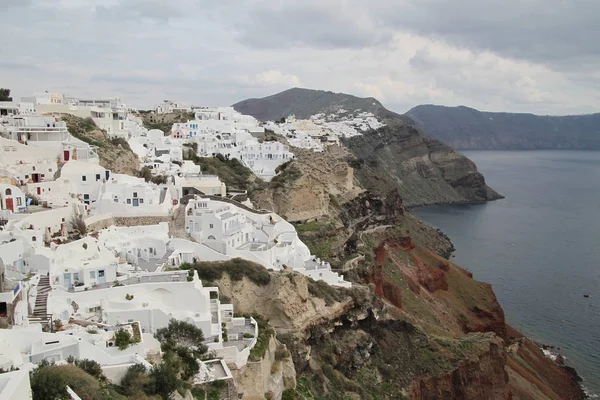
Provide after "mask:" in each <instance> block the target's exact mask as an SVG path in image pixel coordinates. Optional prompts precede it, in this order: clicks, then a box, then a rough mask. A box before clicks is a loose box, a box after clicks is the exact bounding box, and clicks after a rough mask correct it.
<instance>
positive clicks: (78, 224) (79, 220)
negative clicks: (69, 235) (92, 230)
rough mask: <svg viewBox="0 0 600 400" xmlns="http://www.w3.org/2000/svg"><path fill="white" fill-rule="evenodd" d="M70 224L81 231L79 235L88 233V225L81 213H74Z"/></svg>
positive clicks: (72, 227)
mask: <svg viewBox="0 0 600 400" xmlns="http://www.w3.org/2000/svg"><path fill="white" fill-rule="evenodd" d="M69 225H70V228H71V230H73V231H77V232H79V235H81V236H85V235H87V225H86V224H85V221H84V220H83V216H82V215H81V214H78V215H74V216H73V217H72V218H71V220H70V221H69Z"/></svg>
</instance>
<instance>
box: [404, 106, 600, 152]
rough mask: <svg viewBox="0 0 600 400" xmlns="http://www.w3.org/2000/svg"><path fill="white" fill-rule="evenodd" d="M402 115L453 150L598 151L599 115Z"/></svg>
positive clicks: (434, 110)
mask: <svg viewBox="0 0 600 400" xmlns="http://www.w3.org/2000/svg"><path fill="white" fill-rule="evenodd" d="M406 114H407V115H408V116H409V117H410V118H412V119H413V120H414V121H415V122H416V123H417V126H418V127H419V128H420V129H422V130H423V132H425V133H426V134H427V135H429V136H431V137H434V138H436V139H438V140H441V141H442V142H444V143H446V144H448V145H449V146H452V147H454V148H457V149H485V150H487V149H490V150H492V149H493V150H533V149H582V150H592V149H600V114H590V115H571V116H561V117H558V116H557V117H553V116H539V115H533V114H513V113H496V112H482V111H478V110H475V109H472V108H468V107H442V106H434V105H421V106H417V107H415V108H413V109H411V110H410V111H408V112H407V113H406Z"/></svg>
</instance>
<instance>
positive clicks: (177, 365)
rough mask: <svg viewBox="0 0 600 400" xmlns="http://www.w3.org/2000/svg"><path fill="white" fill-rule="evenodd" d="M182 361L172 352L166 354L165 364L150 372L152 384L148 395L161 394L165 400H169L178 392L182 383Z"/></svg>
mask: <svg viewBox="0 0 600 400" xmlns="http://www.w3.org/2000/svg"><path fill="white" fill-rule="evenodd" d="M180 370H181V361H180V360H179V359H178V358H177V357H176V356H175V355H174V354H173V353H171V352H169V353H166V354H165V356H164V357H163V362H162V363H160V364H159V365H156V366H154V367H153V368H152V371H150V380H151V383H150V385H149V386H148V388H147V391H146V393H147V394H149V393H156V394H159V395H160V396H161V397H162V398H163V399H168V398H169V396H170V395H171V393H173V392H174V391H175V390H177V389H178V388H179V387H180V386H181V385H182V383H183V382H182V381H181V380H180V379H179V371H180Z"/></svg>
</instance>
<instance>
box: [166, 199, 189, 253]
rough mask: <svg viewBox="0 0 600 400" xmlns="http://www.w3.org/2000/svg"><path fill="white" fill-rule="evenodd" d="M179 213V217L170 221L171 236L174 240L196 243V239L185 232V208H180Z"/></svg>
mask: <svg viewBox="0 0 600 400" xmlns="http://www.w3.org/2000/svg"><path fill="white" fill-rule="evenodd" d="M177 212H178V214H177V217H176V218H175V219H172V220H171V221H169V234H170V235H171V237H174V238H179V239H187V240H189V241H192V242H195V240H194V238H193V237H192V236H191V235H190V234H189V233H188V232H187V231H186V230H185V207H182V206H180V207H179V209H178V210H177ZM169 255H170V254H169Z"/></svg>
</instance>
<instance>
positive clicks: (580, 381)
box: [406, 196, 600, 399]
mask: <svg viewBox="0 0 600 400" xmlns="http://www.w3.org/2000/svg"><path fill="white" fill-rule="evenodd" d="M502 198H505V197H504V196H503V197H502ZM488 201H493V200H488ZM483 203H487V201H481V202H469V203H465V202H458V203H448V202H446V203H439V204H423V205H418V206H407V207H406V208H407V210H408V211H409V212H410V214H411V215H412V216H413V217H414V218H415V219H417V220H419V221H421V223H423V224H425V225H426V226H428V227H429V228H431V229H432V230H434V231H435V232H436V233H437V234H438V235H439V236H440V237H441V238H443V239H444V240H446V241H447V242H448V243H449V244H450V247H449V248H448V249H447V251H446V252H444V253H443V254H442V256H443V257H444V258H446V259H447V260H449V261H450V260H451V258H453V257H454V256H455V252H456V250H457V249H456V247H455V245H454V243H453V242H452V239H451V238H450V236H449V235H448V234H446V233H445V232H444V231H443V230H442V229H441V228H438V227H436V226H435V225H432V224H430V223H428V222H425V221H423V220H422V219H420V218H418V217H417V216H416V215H415V214H413V213H412V209H417V208H426V207H431V206H443V205H453V206H456V205H473V204H483ZM461 268H464V267H462V266H461ZM469 272H471V273H472V271H469ZM492 290H493V289H492ZM505 324H506V326H507V327H510V329H511V330H512V331H514V332H515V333H516V334H517V335H521V337H522V338H523V339H526V340H529V341H531V342H532V343H534V344H535V345H536V346H537V347H538V348H539V349H540V351H541V352H542V353H543V355H544V356H545V357H546V358H548V359H550V360H552V361H553V362H554V363H555V364H556V365H557V366H558V367H560V368H561V369H562V370H564V371H565V372H567V374H568V375H570V376H571V379H572V381H573V382H574V383H575V384H576V385H577V386H578V387H579V388H580V390H581V399H598V398H600V395H598V394H595V393H592V392H590V390H589V389H588V388H587V387H586V386H585V379H584V377H582V376H581V375H580V374H579V373H578V372H577V370H576V368H575V367H573V366H572V365H570V364H569V359H568V357H566V356H564V355H563V354H561V353H560V352H559V351H560V347H556V346H554V345H550V344H546V343H543V341H541V340H538V339H536V338H534V337H531V336H529V335H526V334H525V333H523V332H521V330H517V329H515V328H513V327H512V326H510V325H509V324H508V323H506V322H505ZM514 339H515V342H516V341H518V340H519V339H517V338H514ZM508 345H509V343H507V346H508Z"/></svg>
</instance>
